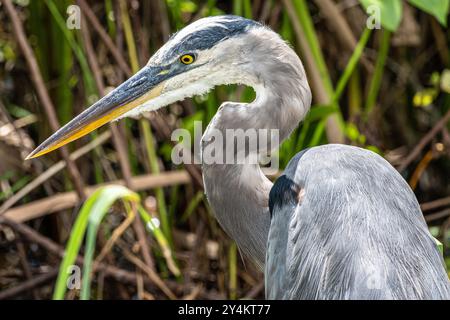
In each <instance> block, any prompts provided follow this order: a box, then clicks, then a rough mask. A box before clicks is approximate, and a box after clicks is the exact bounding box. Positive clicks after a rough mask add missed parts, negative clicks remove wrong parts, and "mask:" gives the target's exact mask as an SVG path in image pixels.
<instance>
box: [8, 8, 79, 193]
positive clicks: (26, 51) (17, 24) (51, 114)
mask: <svg viewBox="0 0 450 320" xmlns="http://www.w3.org/2000/svg"><path fill="white" fill-rule="evenodd" d="M2 1H3V4H4V7H5V8H6V12H7V13H8V16H9V17H10V19H11V22H12V26H13V30H14V34H15V35H16V39H17V42H18V43H19V47H20V48H21V50H22V52H23V55H24V56H25V60H26V61H27V64H28V68H29V69H30V75H31V80H32V81H33V83H34V86H35V87H36V92H37V94H38V96H39V100H40V101H41V103H42V106H43V107H44V109H45V113H46V114H47V117H48V120H49V123H50V127H51V128H52V130H53V131H56V130H58V129H59V121H58V117H57V116H56V111H55V106H54V105H53V102H52V100H51V99H50V95H49V94H48V91H47V88H46V87H45V82H44V78H43V77H42V74H41V71H40V70H39V66H38V63H37V60H36V57H35V55H34V53H33V50H32V49H31V46H30V44H29V43H28V40H27V37H26V35H25V31H24V29H23V26H22V22H21V21H20V18H19V16H18V15H17V12H16V10H15V9H14V5H13V4H12V2H11V0H2ZM59 150H60V153H61V155H62V157H63V159H64V161H66V163H67V168H68V169H69V174H70V176H71V178H72V183H73V185H74V186H75V189H76V190H77V193H78V196H79V197H80V198H81V199H84V198H85V195H84V191H83V190H84V186H83V181H82V179H81V175H80V172H79V171H78V168H77V167H76V165H75V163H74V162H73V161H72V160H70V158H69V152H68V151H67V148H64V147H62V148H60V149H59Z"/></svg>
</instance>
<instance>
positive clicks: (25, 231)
mask: <svg viewBox="0 0 450 320" xmlns="http://www.w3.org/2000/svg"><path fill="white" fill-rule="evenodd" d="M0 224H4V225H7V226H9V227H11V228H13V229H14V230H15V231H17V232H18V233H20V234H21V235H22V236H24V237H25V238H27V239H28V240H30V241H31V242H34V243H36V244H38V245H39V246H41V247H43V248H44V249H46V250H48V251H49V252H52V253H53V254H55V255H57V256H58V257H59V258H62V257H63V256H64V252H65V250H64V248H63V247H62V246H60V245H58V244H56V243H55V242H53V241H52V240H50V239H49V238H47V237H44V236H43V235H41V234H40V233H38V232H36V231H34V230H33V229H32V228H30V227H28V226H27V225H25V224H22V223H17V222H15V221H13V220H10V219H7V218H5V217H0ZM76 262H77V263H78V264H83V262H84V258H83V257H82V256H81V255H79V256H78V257H77V259H76ZM98 270H99V271H103V272H104V273H105V274H106V275H108V276H111V277H113V278H114V279H116V280H118V281H123V282H126V283H129V284H132V285H135V284H136V274H135V273H133V272H130V271H127V270H123V269H120V268H117V267H114V266H110V265H106V264H104V263H100V264H99V265H98ZM56 272H57V271H56ZM34 280H36V278H35V279H34ZM41 282H42V281H41ZM144 282H145V283H146V284H147V285H153V283H152V282H151V281H149V279H144ZM165 282H166V283H165V284H166V287H169V286H170V287H171V289H173V288H177V287H178V285H177V284H176V283H174V282H173V281H170V280H166V281H165ZM28 285H29V284H28ZM12 289H13V288H12ZM12 289H11V290H12ZM25 290H26V289H25ZM2 294H3V292H0V296H2ZM172 294H173V293H172Z"/></svg>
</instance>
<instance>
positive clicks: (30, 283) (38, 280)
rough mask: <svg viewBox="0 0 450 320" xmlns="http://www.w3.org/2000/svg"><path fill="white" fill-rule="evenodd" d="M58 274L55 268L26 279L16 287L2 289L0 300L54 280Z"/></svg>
mask: <svg viewBox="0 0 450 320" xmlns="http://www.w3.org/2000/svg"><path fill="white" fill-rule="evenodd" d="M57 274H58V269H56V268H55V269H52V270H51V271H50V272H47V273H44V274H41V275H38V276H35V277H34V278H32V279H29V280H27V281H24V282H22V283H21V284H19V285H17V286H15V287H12V288H9V289H6V290H3V291H0V300H5V299H10V298H12V297H14V296H17V295H18V294H20V293H22V292H24V291H29V290H33V289H34V288H36V287H37V286H39V285H42V284H44V283H46V282H48V281H50V280H52V279H53V278H55V277H56V276H57Z"/></svg>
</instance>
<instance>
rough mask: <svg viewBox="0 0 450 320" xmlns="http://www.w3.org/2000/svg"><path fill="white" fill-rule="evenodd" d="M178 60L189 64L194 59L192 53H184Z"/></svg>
mask: <svg viewBox="0 0 450 320" xmlns="http://www.w3.org/2000/svg"><path fill="white" fill-rule="evenodd" d="M180 61H181V63H183V64H191V63H192V62H194V61H195V58H194V56H193V55H192V54H184V55H182V56H181V58H180Z"/></svg>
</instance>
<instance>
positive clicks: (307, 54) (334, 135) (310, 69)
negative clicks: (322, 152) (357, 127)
mask: <svg viewBox="0 0 450 320" xmlns="http://www.w3.org/2000/svg"><path fill="white" fill-rule="evenodd" d="M283 4H284V6H285V7H286V11H287V13H288V15H289V17H290V19H291V22H292V26H293V27H294V30H295V37H296V38H297V41H298V44H299V45H300V48H301V52H302V54H303V57H304V59H305V68H306V70H307V74H308V78H309V80H310V84H311V87H312V91H313V92H314V98H315V100H316V102H317V103H318V104H321V105H329V104H330V103H331V97H330V96H329V95H328V93H327V91H326V89H325V86H324V84H323V82H322V78H321V76H320V72H319V69H318V68H317V65H316V63H315V60H314V56H313V53H312V51H311V48H310V47H309V45H308V41H307V40H306V38H305V36H304V31H303V28H302V26H301V24H300V23H299V22H298V18H297V16H296V14H295V8H294V6H293V4H292V1H291V0H283ZM326 128H327V130H326V132H327V139H328V142H330V143H344V140H345V139H344V134H343V132H342V131H341V129H340V127H339V123H338V120H337V118H336V115H335V114H333V115H330V116H329V117H328V119H327V124H326Z"/></svg>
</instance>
